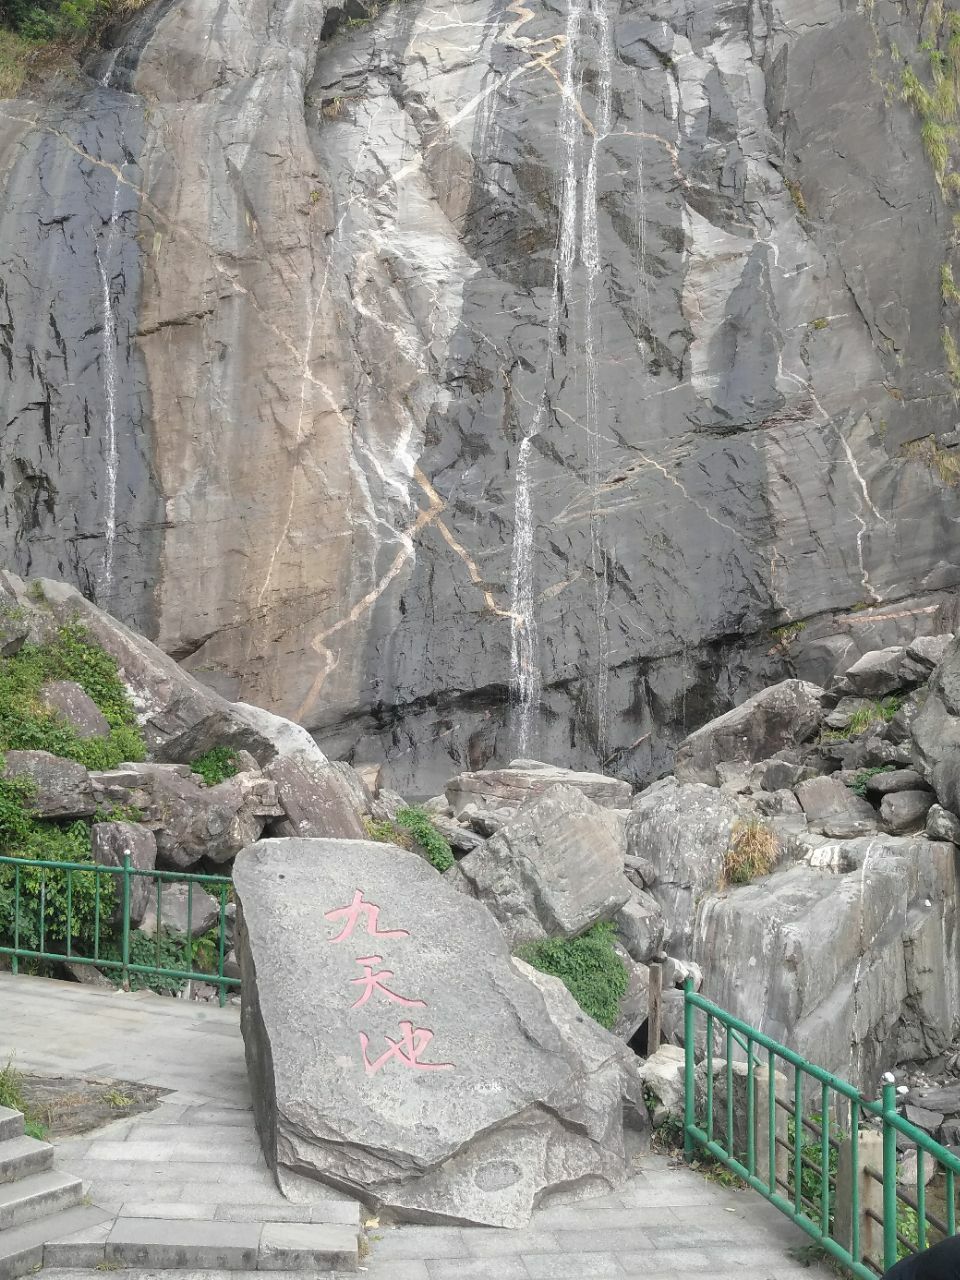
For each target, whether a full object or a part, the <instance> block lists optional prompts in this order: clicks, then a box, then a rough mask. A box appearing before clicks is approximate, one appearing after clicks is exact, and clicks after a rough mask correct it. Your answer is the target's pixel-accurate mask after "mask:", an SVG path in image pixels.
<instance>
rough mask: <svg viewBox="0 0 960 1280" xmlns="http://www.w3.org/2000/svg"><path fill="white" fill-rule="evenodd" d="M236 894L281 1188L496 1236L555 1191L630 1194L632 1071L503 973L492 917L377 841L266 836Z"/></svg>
mask: <svg viewBox="0 0 960 1280" xmlns="http://www.w3.org/2000/svg"><path fill="white" fill-rule="evenodd" d="M234 883H235V886H236V891H237V897H238V901H239V904H240V910H239V913H238V918H239V953H240V964H241V969H242V973H243V1006H242V1028H243V1034H244V1041H245V1045H246V1053H247V1065H248V1069H249V1071H250V1077H251V1084H252V1088H253V1097H254V1106H255V1109H256V1118H257V1126H258V1129H259V1132H260V1136H261V1140H262V1142H263V1147H264V1151H265V1153H266V1155H267V1159H268V1161H269V1163H270V1164H271V1166H273V1167H274V1168H275V1169H277V1170H278V1171H279V1172H280V1173H283V1172H284V1171H286V1172H294V1173H298V1174H307V1175H309V1176H311V1177H314V1178H317V1179H319V1180H320V1181H321V1182H327V1183H329V1184H331V1185H334V1186H336V1187H338V1188H339V1189H341V1190H346V1191H348V1192H350V1193H351V1194H353V1195H356V1196H357V1197H358V1198H360V1199H362V1200H363V1201H364V1202H365V1203H367V1204H368V1205H370V1206H371V1207H373V1208H374V1209H377V1210H384V1211H389V1212H391V1213H392V1214H394V1215H396V1216H397V1217H400V1218H406V1219H411V1220H417V1221H456V1222H477V1223H486V1224H490V1225H499V1226H521V1225H523V1224H524V1223H526V1221H527V1220H528V1218H529V1214H530V1211H531V1209H532V1208H533V1206H534V1205H535V1204H536V1203H537V1202H538V1201H539V1200H540V1198H541V1197H543V1196H544V1195H545V1194H547V1193H548V1192H549V1191H550V1189H551V1188H553V1187H560V1186H563V1187H564V1188H566V1189H569V1188H579V1189H580V1190H581V1191H583V1192H584V1193H587V1192H589V1191H590V1190H591V1189H592V1190H596V1191H600V1190H602V1189H604V1188H609V1187H613V1186H616V1185H618V1184H619V1183H620V1182H621V1181H622V1179H623V1177H624V1176H625V1174H626V1171H627V1160H626V1148H625V1145H624V1132H623V1117H624V1097H625V1096H626V1097H628V1098H629V1099H630V1100H631V1101H630V1107H631V1114H632V1109H633V1108H636V1107H640V1106H642V1101H641V1099H640V1095H639V1081H638V1079H637V1076H636V1069H635V1065H634V1063H635V1060H634V1059H632V1056H631V1055H630V1054H629V1051H628V1050H627V1049H626V1048H625V1046H623V1045H622V1044H621V1043H620V1042H619V1041H617V1040H616V1038H615V1037H613V1036H611V1035H610V1034H609V1033H607V1032H605V1031H604V1030H603V1029H602V1028H600V1027H598V1026H597V1025H596V1024H594V1023H593V1022H591V1021H590V1019H588V1018H587V1017H586V1015H584V1014H583V1013H582V1012H581V1011H580V1010H579V1008H578V1007H577V1006H576V1004H575V1003H574V1001H573V999H572V997H571V996H570V995H569V993H568V992H567V991H566V988H564V987H563V985H562V984H561V983H559V982H558V981H557V980H555V979H552V978H547V977H545V976H544V975H542V974H538V973H536V972H535V971H534V970H532V969H529V968H528V967H527V966H525V965H522V964H521V963H520V962H519V961H514V960H512V959H511V958H510V955H509V951H508V947H507V943H506V941H505V939H504V937H503V935H502V933H501V931H500V929H499V927H498V925H497V923H496V921H495V920H494V919H493V917H492V916H491V915H490V913H489V912H488V911H487V909H486V908H485V907H484V906H483V905H482V904H481V903H479V902H477V901H475V900H474V899H471V898H469V897H466V896H465V895H463V894H460V893H457V892H456V891H455V890H454V889H452V888H451V887H450V886H449V885H448V884H447V883H446V881H445V879H443V878H442V877H440V876H438V875H437V874H436V872H434V871H433V870H432V869H431V868H430V867H429V866H428V865H427V864H426V863H425V862H424V861H423V860H422V859H420V858H418V857H416V855H415V854H412V853H408V852H406V851H404V850H399V849H395V848H393V847H391V846H388V845H384V844H377V843H374V842H371V841H339V840H282V841H281V840H268V841H262V842H260V843H259V844H257V845H255V846H253V847H252V848H250V849H246V850H244V851H243V853H241V855H240V856H239V858H238V859H237V862H236V866H235V870H234ZM375 956H376V957H377V958H376V959H375V958H374V957H375Z"/></svg>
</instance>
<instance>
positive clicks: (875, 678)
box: [844, 645, 906, 698]
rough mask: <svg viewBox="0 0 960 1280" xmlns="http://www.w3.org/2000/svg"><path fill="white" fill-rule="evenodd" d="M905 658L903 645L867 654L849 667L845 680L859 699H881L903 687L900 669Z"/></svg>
mask: <svg viewBox="0 0 960 1280" xmlns="http://www.w3.org/2000/svg"><path fill="white" fill-rule="evenodd" d="M905 656H906V649H905V648H904V647H903V646H902V645H891V646H890V647H889V648H888V649H877V650H874V651H873V652H872V653H865V654H864V655H863V657H862V658H858V660H857V661H856V662H855V663H854V664H853V666H852V667H848V669H847V670H846V671H845V672H844V678H845V680H846V681H847V683H848V684H849V685H850V687H851V688H852V689H853V692H854V693H855V694H857V695H858V696H859V697H861V698H881V697H883V695H884V694H885V693H893V691H894V690H895V689H899V688H900V687H901V683H902V680H901V671H900V668H901V664H902V663H903V659H904V657H905Z"/></svg>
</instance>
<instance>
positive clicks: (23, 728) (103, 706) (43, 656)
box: [0, 623, 146, 769]
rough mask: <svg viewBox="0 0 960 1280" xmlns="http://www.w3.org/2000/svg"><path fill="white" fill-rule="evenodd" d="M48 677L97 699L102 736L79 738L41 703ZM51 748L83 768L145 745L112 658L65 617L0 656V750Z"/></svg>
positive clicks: (142, 752)
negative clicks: (38, 640)
mask: <svg viewBox="0 0 960 1280" xmlns="http://www.w3.org/2000/svg"><path fill="white" fill-rule="evenodd" d="M50 680H71V681H73V682H74V683H75V684H78V685H79V686H80V687H81V688H82V689H83V691H84V692H85V693H86V694H87V695H88V696H89V697H90V698H91V699H92V700H93V701H94V702H95V703H96V705H97V706H98V707H99V709H100V711H101V712H102V713H103V715H104V716H105V717H106V719H107V723H108V724H109V725H110V732H109V733H108V734H107V736H106V737H104V738H81V737H80V736H79V735H78V734H77V733H76V731H75V730H74V729H73V728H72V727H71V726H70V725H69V724H67V723H66V722H65V721H64V720H62V719H61V718H60V717H58V716H56V715H55V714H53V713H51V712H50V711H48V710H46V708H44V707H43V706H41V704H40V700H39V698H40V690H41V688H42V687H43V685H44V684H46V683H47V682H48V681H50ZM2 751H50V752H52V754H53V755H55V756H63V757H64V758H65V759H67V760H76V761H78V762H79V763H80V764H82V765H86V767H87V768H88V769H113V768H115V767H116V766H117V765H118V764H120V762H121V761H122V760H143V759H144V758H145V756H146V746H145V744H144V741H143V734H142V733H141V732H140V727H139V725H138V724H137V718H136V715H135V713H134V709H133V703H132V702H131V701H130V697H129V695H128V694H127V691H126V689H125V688H124V685H123V681H122V680H121V679H120V676H119V675H118V673H117V664H116V662H115V661H114V659H113V658H111V657H110V655H109V654H108V653H105V652H104V651H103V649H101V648H100V647H99V645H96V644H94V643H93V642H92V641H91V640H90V638H89V636H88V635H87V633H86V632H85V631H84V629H83V627H81V626H79V625H77V624H75V623H70V624H68V625H67V626H64V627H61V628H60V630H59V631H57V632H56V634H55V635H54V636H53V637H52V638H51V639H50V640H48V641H47V642H46V643H44V644H26V645H24V646H23V648H22V649H21V650H20V651H19V653H15V654H14V655H13V656H12V657H10V658H3V659H2V660H0V752H2Z"/></svg>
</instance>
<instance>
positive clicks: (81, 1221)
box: [0, 1107, 111, 1280]
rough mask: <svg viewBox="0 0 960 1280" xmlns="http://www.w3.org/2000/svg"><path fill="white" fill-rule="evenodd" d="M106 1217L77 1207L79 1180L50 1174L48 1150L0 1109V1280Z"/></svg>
mask: <svg viewBox="0 0 960 1280" xmlns="http://www.w3.org/2000/svg"><path fill="white" fill-rule="evenodd" d="M110 1217H111V1215H110V1214H107V1213H104V1212H103V1210H101V1209H96V1208H93V1207H92V1206H87V1205H84V1204H83V1184H82V1183H81V1181H80V1179H79V1178H74V1177H71V1176H70V1175H69V1174H66V1173H58V1172H57V1171H56V1170H55V1169H54V1168H53V1147H52V1146H51V1145H50V1143H49V1142H38V1141H37V1139H36V1138H28V1137H27V1136H26V1134H25V1133H24V1131H23V1116H22V1115H21V1114H20V1112H19V1111H11V1110H10V1109H9V1108H7V1107H0V1280H14V1277H16V1276H22V1275H25V1274H26V1273H27V1272H29V1271H35V1270H37V1268H38V1267H40V1266H41V1265H42V1264H43V1251H44V1246H45V1245H47V1244H50V1243H52V1242H53V1241H56V1240H62V1239H63V1238H64V1237H66V1236H72V1235H74V1234H76V1233H77V1232H78V1231H87V1230H89V1229H90V1228H92V1227H96V1226H99V1225H100V1223H102V1222H106V1221H107V1220H108V1219H109V1218H110Z"/></svg>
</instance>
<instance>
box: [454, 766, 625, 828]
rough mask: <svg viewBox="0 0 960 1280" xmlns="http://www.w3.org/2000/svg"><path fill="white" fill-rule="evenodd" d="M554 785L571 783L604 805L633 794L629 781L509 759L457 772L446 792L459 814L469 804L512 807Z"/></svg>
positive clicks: (622, 803)
mask: <svg viewBox="0 0 960 1280" xmlns="http://www.w3.org/2000/svg"><path fill="white" fill-rule="evenodd" d="M556 786H564V787H573V788H575V789H576V790H577V791H581V792H583V794H584V795H585V796H587V797H588V798H589V799H590V800H592V801H593V802H594V804H597V805H600V806H601V808H604V809H620V808H626V807H627V806H629V804H630V798H631V796H632V795H633V788H632V787H631V786H630V784H629V782H621V781H619V779H617V778H607V777H605V776H604V775H603V774H600V773H581V772H578V771H577V770H576V769H562V768H559V767H557V766H554V765H549V764H542V763H540V762H539V761H537V760H512V761H511V762H510V764H509V765H507V767H506V768H505V769H483V770H481V771H480V772H478V773H461V774H459V775H458V776H457V777H456V778H453V779H452V781H450V782H448V783H447V788H446V792H447V799H448V800H449V801H450V804H451V805H452V806H453V814H454V817H456V818H459V817H460V814H461V813H462V811H463V810H464V809H465V808H466V806H467V805H469V804H475V805H477V806H479V807H480V808H487V809H502V808H516V807H518V806H519V805H522V804H523V803H524V802H525V801H527V800H531V799H534V798H535V797H537V796H541V795H543V793H544V792H545V791H549V790H550V788H551V787H556Z"/></svg>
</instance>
